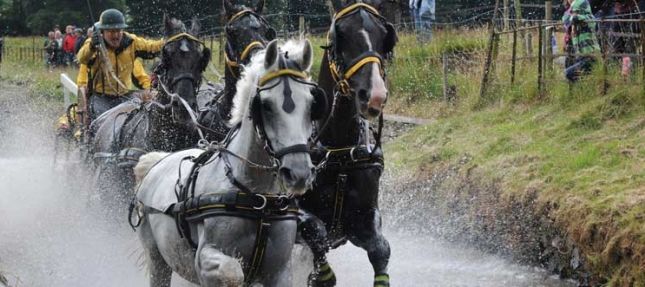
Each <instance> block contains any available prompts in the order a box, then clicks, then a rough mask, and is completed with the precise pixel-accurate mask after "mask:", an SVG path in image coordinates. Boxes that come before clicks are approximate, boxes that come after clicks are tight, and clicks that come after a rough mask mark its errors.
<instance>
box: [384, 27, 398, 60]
mask: <svg viewBox="0 0 645 287" xmlns="http://www.w3.org/2000/svg"><path fill="white" fill-rule="evenodd" d="M385 29H387V35H385V41H384V46H383V48H384V49H385V54H386V57H389V56H390V55H391V54H392V53H393V52H394V46H395V45H396V42H398V41H399V37H398V36H397V35H396V29H395V28H394V25H392V24H391V23H385Z"/></svg>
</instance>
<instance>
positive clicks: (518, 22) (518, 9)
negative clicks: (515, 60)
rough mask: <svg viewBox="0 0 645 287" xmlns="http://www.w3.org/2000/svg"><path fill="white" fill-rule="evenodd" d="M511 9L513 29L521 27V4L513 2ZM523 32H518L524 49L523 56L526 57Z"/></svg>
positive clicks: (516, 0) (515, 0)
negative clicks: (512, 10) (513, 22)
mask: <svg viewBox="0 0 645 287" xmlns="http://www.w3.org/2000/svg"><path fill="white" fill-rule="evenodd" d="M513 8H514V9H515V28H520V27H522V3H521V1H520V0H514V4H513ZM524 35H525V32H524V31H523V30H522V31H521V32H520V39H522V45H523V47H524V53H525V54H524V56H526V43H525V42H524Z"/></svg>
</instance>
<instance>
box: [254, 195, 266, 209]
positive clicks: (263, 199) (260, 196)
mask: <svg viewBox="0 0 645 287" xmlns="http://www.w3.org/2000/svg"><path fill="white" fill-rule="evenodd" d="M254 195H255V196H257V197H259V198H261V199H262V205H260V206H259V207H258V206H253V209H255V210H262V209H264V208H265V207H266V206H267V197H266V196H264V195H262V194H259V193H254Z"/></svg>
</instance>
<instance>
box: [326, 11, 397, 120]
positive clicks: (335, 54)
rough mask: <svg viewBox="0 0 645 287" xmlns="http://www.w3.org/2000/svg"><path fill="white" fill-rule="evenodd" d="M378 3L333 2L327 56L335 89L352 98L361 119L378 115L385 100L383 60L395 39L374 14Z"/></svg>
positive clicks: (386, 91) (395, 36) (380, 17)
mask: <svg viewBox="0 0 645 287" xmlns="http://www.w3.org/2000/svg"><path fill="white" fill-rule="evenodd" d="M381 2H383V1H382V0H366V1H354V0H343V1H341V0H335V1H333V4H334V9H335V11H336V13H335V15H334V19H333V22H332V26H331V28H330V30H329V34H328V47H327V57H328V60H329V64H330V67H329V68H330V70H331V73H332V75H333V77H334V80H335V81H336V82H337V83H338V90H339V91H340V92H341V94H343V95H345V96H350V95H351V96H352V97H353V98H354V99H355V100H356V105H357V108H358V110H359V111H360V113H361V114H362V115H363V116H364V117H376V116H378V115H379V114H380V113H381V111H382V109H383V107H384V106H385V103H386V101H387V94H388V90H387V86H386V81H385V71H384V60H386V59H388V58H389V57H390V56H391V55H392V53H393V50H394V46H395V45H396V42H397V40H398V38H397V35H396V31H395V29H394V26H393V25H392V24H390V23H388V22H387V20H385V18H383V16H381V15H380V14H379V12H378V8H379V7H380V5H381Z"/></svg>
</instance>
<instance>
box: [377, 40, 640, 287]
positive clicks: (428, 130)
mask: <svg viewBox="0 0 645 287" xmlns="http://www.w3.org/2000/svg"><path fill="white" fill-rule="evenodd" d="M467 33H474V34H473V35H470V36H469V35H468V34H467ZM459 35H461V36H464V35H466V37H468V39H469V40H467V41H470V42H473V41H474V42H475V43H479V42H478V41H479V40H478V39H483V38H485V34H484V33H479V34H477V33H476V32H473V31H467V32H465V33H461V34H459ZM443 36H446V35H441V34H440V35H438V37H437V38H436V39H435V42H433V43H431V44H430V45H428V46H425V47H421V48H416V47H409V46H408V45H409V42H408V41H412V42H414V41H413V39H410V38H406V37H403V41H402V43H401V44H402V45H401V46H400V47H399V48H403V49H404V50H403V51H405V49H406V48H405V47H406V46H408V48H407V50H408V51H411V52H413V53H421V52H420V51H424V52H425V53H427V55H429V57H428V60H426V61H425V63H427V66H424V67H423V68H421V69H423V70H424V73H430V74H434V76H433V75H429V76H427V75H426V76H422V77H421V78H422V80H420V81H415V77H417V75H415V74H416V73H419V71H418V70H417V71H412V70H411V69H412V66H407V67H405V65H400V64H399V63H398V62H397V63H396V64H399V65H398V66H397V67H395V68H392V69H391V71H392V72H391V74H392V75H394V77H395V79H397V78H398V77H402V78H405V79H406V80H399V81H395V83H396V82H398V83H396V84H395V88H394V89H395V91H397V92H398V93H395V94H394V95H393V96H392V98H391V99H390V102H389V103H388V105H389V106H388V110H390V111H395V112H397V113H404V114H408V115H414V116H422V117H430V118H435V119H436V120H437V121H436V122H435V123H434V124H431V125H428V126H424V127H419V128H417V129H416V130H415V131H413V132H412V133H410V134H408V135H406V136H403V137H402V138H400V139H398V140H396V141H395V142H394V143H392V144H390V145H388V146H387V148H386V157H387V160H388V163H389V164H390V165H393V166H394V169H401V170H407V171H413V172H414V173H416V174H417V175H419V176H420V177H430V176H432V172H433V171H434V170H436V169H438V168H439V167H441V166H447V165H451V164H457V163H458V162H460V161H463V159H464V158H469V160H468V164H467V165H468V166H467V167H466V168H465V169H477V170H479V171H481V172H483V173H484V174H486V175H487V177H488V178H490V179H491V180H495V181H499V182H500V183H501V187H502V191H503V194H502V195H501V196H503V197H506V198H522V197H523V196H524V195H526V194H528V193H529V192H528V191H529V190H532V191H534V190H537V191H538V194H537V198H536V202H535V204H536V205H537V206H548V207H549V208H548V209H549V210H550V213H549V215H548V216H549V217H550V218H552V219H554V220H555V222H556V224H557V225H558V226H559V227H560V228H561V229H562V230H563V231H564V232H565V233H566V234H567V236H568V237H570V238H571V239H572V240H573V241H574V242H575V243H576V244H577V245H579V246H580V247H581V251H582V254H583V256H584V257H585V259H586V262H588V264H589V268H590V270H591V271H592V273H593V275H594V277H595V278H594V282H596V283H603V282H608V283H611V284H610V285H612V286H643V285H645V273H644V272H643V268H644V266H645V225H644V224H643V220H644V216H645V169H644V168H643V167H644V166H645V95H644V94H643V86H642V85H643V83H642V82H640V83H639V82H638V81H639V79H642V75H641V74H640V72H636V75H634V76H633V77H632V78H629V79H622V78H621V77H620V76H618V67H616V66H613V65H609V66H608V70H607V73H605V72H604V71H603V69H602V68H601V67H598V68H596V69H595V70H594V71H593V73H592V75H590V76H588V77H587V78H586V79H584V80H582V81H581V82H580V83H578V84H575V85H573V86H571V87H570V86H569V85H568V84H567V83H566V81H564V80H563V76H562V72H561V71H560V68H556V69H554V70H553V71H549V72H548V73H547V74H546V80H545V85H546V87H547V88H546V89H545V92H544V93H543V94H542V95H540V94H539V93H538V91H537V63H536V62H535V61H530V60H529V61H524V62H521V63H520V65H519V66H518V76H517V81H516V85H515V86H514V87H511V86H510V84H509V83H508V81H509V78H510V77H509V75H510V73H509V71H510V64H509V62H508V61H506V59H507V58H505V57H506V56H508V55H504V54H502V53H500V55H499V56H498V61H497V62H496V63H495V64H496V67H495V70H494V71H493V77H492V78H493V81H492V85H491V90H490V92H489V93H488V94H486V97H485V98H480V97H479V83H480V80H481V70H482V64H481V63H483V61H481V60H482V59H484V54H485V53H484V50H483V49H480V48H477V47H480V46H476V47H475V49H473V50H471V51H469V53H471V54H470V55H468V59H469V60H472V59H480V60H479V61H477V62H478V63H477V64H475V65H473V64H472V63H470V62H468V61H464V62H463V64H462V65H461V66H456V67H453V69H454V71H457V72H453V73H452V74H451V77H452V78H451V80H452V81H454V82H455V83H457V85H456V87H457V98H456V101H454V102H452V103H446V102H444V101H443V100H442V97H441V96H437V93H438V91H437V90H438V88H436V87H437V86H441V81H442V79H441V78H440V77H439V76H437V75H441V73H442V67H441V65H440V63H441V62H439V61H436V60H435V59H436V58H437V57H436V54H435V51H437V50H441V48H442V47H450V46H452V44H450V43H449V42H451V41H452V42H454V41H455V39H448V38H450V37H448V38H444V37H443ZM459 37H460V36H456V37H455V38H459ZM462 41H466V40H462ZM507 46H508V45H507V43H505V42H502V43H501V45H500V51H510V50H508V49H506V47H507ZM444 50H445V49H444ZM402 54H404V55H410V54H405V52H404V53H401V52H399V55H400V56H401V55H402ZM401 57H403V56H401ZM460 57H463V56H460ZM399 61H401V60H399ZM404 63H405V62H404ZM417 65H419V64H418V63H417ZM457 65H459V64H458V63H457ZM638 68H639V69H640V67H638ZM463 70H465V71H467V72H465V73H462V72H460V71H463ZM403 71H409V72H408V73H404V72H403ZM395 73H401V74H400V76H399V75H396V74H395ZM605 80H606V81H607V82H608V83H609V86H608V89H607V93H606V95H603V93H602V90H603V86H604V85H603V82H604V81H605ZM405 83H410V86H414V87H416V88H412V89H410V88H402V86H399V84H402V85H403V87H405ZM419 86H420V87H419ZM399 89H401V90H399ZM517 212H518V213H521V212H523V211H522V210H517Z"/></svg>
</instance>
